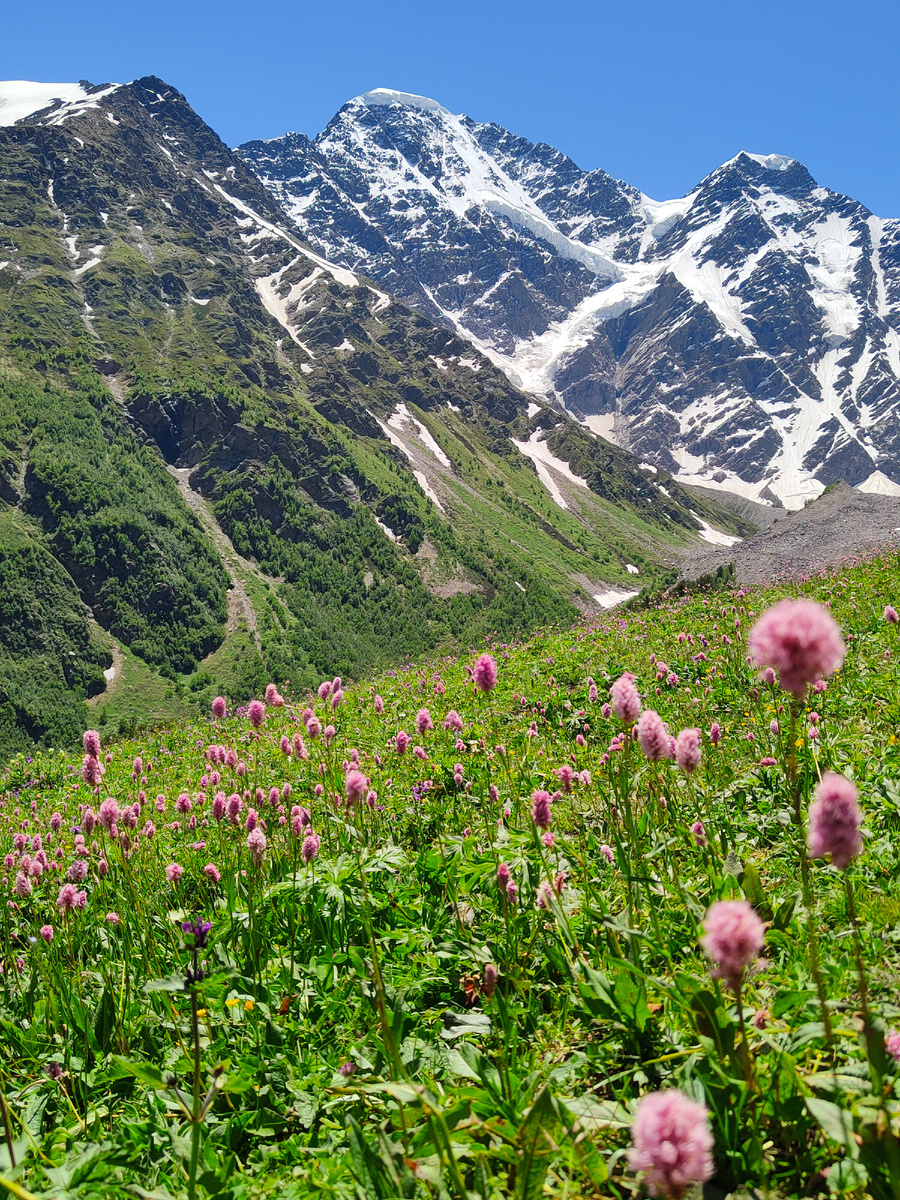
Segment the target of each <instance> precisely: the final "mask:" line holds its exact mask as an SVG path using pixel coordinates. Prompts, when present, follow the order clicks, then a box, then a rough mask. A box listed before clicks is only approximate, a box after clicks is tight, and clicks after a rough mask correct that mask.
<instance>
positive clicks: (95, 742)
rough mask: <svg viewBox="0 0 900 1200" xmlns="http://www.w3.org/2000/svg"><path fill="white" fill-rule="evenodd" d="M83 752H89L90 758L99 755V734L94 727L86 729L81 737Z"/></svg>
mask: <svg viewBox="0 0 900 1200" xmlns="http://www.w3.org/2000/svg"><path fill="white" fill-rule="evenodd" d="M81 740H82V743H83V744H84V752H85V754H90V756H91V757H92V758H99V757H100V734H99V733H98V732H97V731H96V729H88V730H86V731H85V733H84V736H83V737H82V739H81Z"/></svg>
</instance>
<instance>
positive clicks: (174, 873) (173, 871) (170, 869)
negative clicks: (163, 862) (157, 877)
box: [166, 863, 184, 883]
mask: <svg viewBox="0 0 900 1200" xmlns="http://www.w3.org/2000/svg"><path fill="white" fill-rule="evenodd" d="M183 874H184V867H183V866H182V865H181V863H169V865H168V866H167V867H166V879H168V881H169V883H177V882H178V881H179V879H180V878H181V877H182V875H183Z"/></svg>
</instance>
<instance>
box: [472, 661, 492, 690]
mask: <svg viewBox="0 0 900 1200" xmlns="http://www.w3.org/2000/svg"><path fill="white" fill-rule="evenodd" d="M472 678H473V679H474V680H475V686H476V687H477V688H478V690H479V691H480V692H492V691H493V690H494V688H495V687H496V686H497V664H496V662H494V660H493V659H492V658H491V656H490V655H489V654H482V656H481V657H480V658H479V660H478V662H477V663H476V664H475V670H474V671H473V673H472Z"/></svg>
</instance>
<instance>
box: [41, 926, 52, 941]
mask: <svg viewBox="0 0 900 1200" xmlns="http://www.w3.org/2000/svg"><path fill="white" fill-rule="evenodd" d="M41 937H42V938H43V939H44V941H45V942H52V941H53V926H52V925H42V926H41Z"/></svg>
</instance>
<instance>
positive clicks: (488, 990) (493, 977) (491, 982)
mask: <svg viewBox="0 0 900 1200" xmlns="http://www.w3.org/2000/svg"><path fill="white" fill-rule="evenodd" d="M498 978H499V972H498V970H497V968H496V967H495V966H494V964H493V963H485V966H484V971H483V972H482V975H481V994H482V996H487V998H488V999H489V1000H490V998H491V996H493V994H494V992H495V991H496V989H497V980H498Z"/></svg>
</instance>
